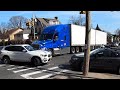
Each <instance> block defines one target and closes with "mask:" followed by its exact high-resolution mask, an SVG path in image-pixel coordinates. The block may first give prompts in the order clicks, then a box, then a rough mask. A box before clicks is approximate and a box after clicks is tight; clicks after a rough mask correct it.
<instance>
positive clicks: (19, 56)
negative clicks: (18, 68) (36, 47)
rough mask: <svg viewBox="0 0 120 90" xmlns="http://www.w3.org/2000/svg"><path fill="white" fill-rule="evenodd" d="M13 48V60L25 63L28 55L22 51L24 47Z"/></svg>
mask: <svg viewBox="0 0 120 90" xmlns="http://www.w3.org/2000/svg"><path fill="white" fill-rule="evenodd" d="M14 48H15V51H14V54H15V56H16V58H15V60H16V61H20V62H27V61H28V60H29V57H28V53H27V52H23V50H25V48H24V47H22V46H14ZM26 51H27V50H26Z"/></svg>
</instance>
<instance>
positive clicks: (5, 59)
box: [3, 56, 10, 64]
mask: <svg viewBox="0 0 120 90" xmlns="http://www.w3.org/2000/svg"><path fill="white" fill-rule="evenodd" d="M3 63H5V64H9V63H10V58H9V57H7V56H5V57H3Z"/></svg>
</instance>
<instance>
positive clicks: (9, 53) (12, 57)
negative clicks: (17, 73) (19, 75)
mask: <svg viewBox="0 0 120 90" xmlns="http://www.w3.org/2000/svg"><path fill="white" fill-rule="evenodd" d="M4 55H7V56H9V57H10V60H12V61H15V57H16V56H15V54H14V47H13V46H7V47H5V51H4Z"/></svg>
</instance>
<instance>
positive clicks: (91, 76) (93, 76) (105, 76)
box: [49, 72, 120, 79]
mask: <svg viewBox="0 0 120 90" xmlns="http://www.w3.org/2000/svg"><path fill="white" fill-rule="evenodd" d="M49 79H120V75H113V74H103V73H94V72H89V74H88V76H87V77H83V75H82V74H79V76H78V75H77V76H75V75H69V74H68V75H66V74H58V75H55V76H53V77H50V78H49Z"/></svg>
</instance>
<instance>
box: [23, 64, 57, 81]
mask: <svg viewBox="0 0 120 90" xmlns="http://www.w3.org/2000/svg"><path fill="white" fill-rule="evenodd" d="M57 68H58V66H56V67H52V68H48V69H47V70H41V71H35V72H31V73H27V74H22V75H21V76H22V77H24V78H26V79H34V78H31V77H30V75H34V74H38V73H42V72H46V71H48V70H53V69H57Z"/></svg>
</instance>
